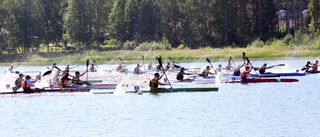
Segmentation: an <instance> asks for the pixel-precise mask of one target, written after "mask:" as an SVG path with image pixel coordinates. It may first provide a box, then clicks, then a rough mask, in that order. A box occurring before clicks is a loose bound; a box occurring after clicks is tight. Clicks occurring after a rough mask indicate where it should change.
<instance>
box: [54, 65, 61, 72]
mask: <svg viewBox="0 0 320 137" xmlns="http://www.w3.org/2000/svg"><path fill="white" fill-rule="evenodd" d="M54 68H56V69H57V70H59V71H62V70H61V69H60V68H58V67H57V66H54Z"/></svg>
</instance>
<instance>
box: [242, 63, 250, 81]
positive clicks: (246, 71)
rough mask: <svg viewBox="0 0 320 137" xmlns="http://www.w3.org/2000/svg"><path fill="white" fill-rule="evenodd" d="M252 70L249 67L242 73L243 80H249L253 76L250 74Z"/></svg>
mask: <svg viewBox="0 0 320 137" xmlns="http://www.w3.org/2000/svg"><path fill="white" fill-rule="evenodd" d="M251 69H252V68H251V67H248V66H247V67H246V69H245V70H244V71H243V72H241V73H240V77H241V79H242V80H244V79H247V78H248V77H249V76H250V75H251V74H250V71H251Z"/></svg>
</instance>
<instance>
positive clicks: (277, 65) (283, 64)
mask: <svg viewBox="0 0 320 137" xmlns="http://www.w3.org/2000/svg"><path fill="white" fill-rule="evenodd" d="M276 66H285V64H278V65H276Z"/></svg>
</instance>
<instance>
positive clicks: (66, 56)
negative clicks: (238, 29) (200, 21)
mask: <svg viewBox="0 0 320 137" xmlns="http://www.w3.org/2000/svg"><path fill="white" fill-rule="evenodd" d="M242 52H245V53H246V54H247V56H248V57H249V59H259V60H276V59H289V60H292V59H306V58H314V59H317V58H319V57H320V50H306V49H302V50H285V49H270V48H268V49H264V48H224V49H212V48H204V49H196V50H169V51H127V50H118V51H107V52H99V51H88V52H83V53H39V54H32V55H23V54H19V55H5V56H4V57H3V55H2V59H1V62H0V66H8V65H11V64H18V63H19V62H21V64H22V65H39V66H42V65H43V66H47V65H52V64H53V63H58V64H62V65H67V64H69V65H83V64H85V63H86V60H87V59H89V60H90V64H91V63H93V62H96V63H97V64H118V63H120V62H121V60H120V59H119V58H121V59H122V61H123V63H139V62H140V63H141V62H142V61H144V62H145V64H148V62H149V61H153V62H154V61H156V56H159V55H160V56H161V57H162V58H163V59H164V60H165V61H168V62H172V60H170V59H169V57H170V58H171V59H173V61H175V62H196V61H203V62H205V61H206V60H205V58H207V57H208V58H210V60H211V61H214V62H217V61H228V59H229V57H230V56H232V57H233V58H234V60H236V61H237V60H242ZM142 56H143V59H144V60H142ZM3 58H5V59H3Z"/></svg>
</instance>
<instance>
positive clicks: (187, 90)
mask: <svg viewBox="0 0 320 137" xmlns="http://www.w3.org/2000/svg"><path fill="white" fill-rule="evenodd" d="M218 90H219V88H218V87H193V88H189V87H187V88H183V87H181V88H172V89H171V88H160V89H156V90H133V91H126V93H137V92H152V93H163V92H211V91H218Z"/></svg>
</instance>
